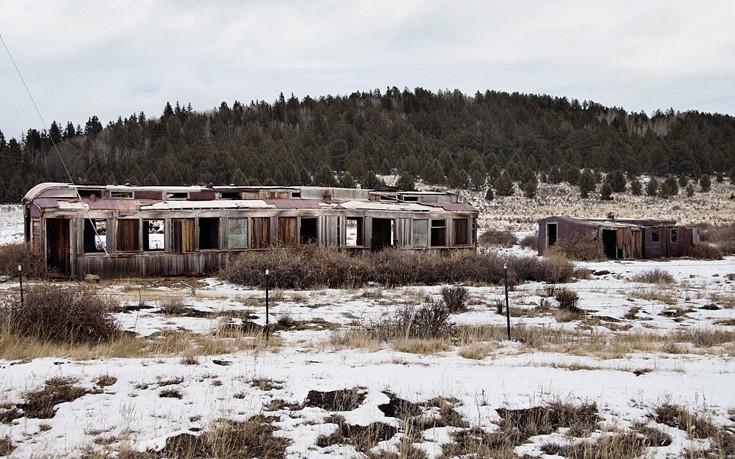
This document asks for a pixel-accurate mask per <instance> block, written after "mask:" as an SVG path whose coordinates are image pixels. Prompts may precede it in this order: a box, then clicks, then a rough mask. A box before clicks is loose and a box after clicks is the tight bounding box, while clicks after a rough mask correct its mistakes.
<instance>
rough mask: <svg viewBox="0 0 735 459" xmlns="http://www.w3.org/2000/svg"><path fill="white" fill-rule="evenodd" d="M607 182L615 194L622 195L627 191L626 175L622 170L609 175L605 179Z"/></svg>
mask: <svg viewBox="0 0 735 459" xmlns="http://www.w3.org/2000/svg"><path fill="white" fill-rule="evenodd" d="M605 179H606V180H607V182H608V183H609V184H610V189H611V190H612V191H614V192H615V193H622V192H623V191H625V185H626V183H625V175H623V172H622V171H620V170H615V171H612V172H610V173H609V174H607V177H605Z"/></svg>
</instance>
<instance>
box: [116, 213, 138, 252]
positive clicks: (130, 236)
mask: <svg viewBox="0 0 735 459" xmlns="http://www.w3.org/2000/svg"><path fill="white" fill-rule="evenodd" d="M116 223H117V226H116V228H115V246H116V248H117V251H118V252H137V251H138V250H140V242H139V241H140V220H133V219H122V220H117V221H116Z"/></svg>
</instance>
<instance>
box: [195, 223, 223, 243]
mask: <svg viewBox="0 0 735 459" xmlns="http://www.w3.org/2000/svg"><path fill="white" fill-rule="evenodd" d="M197 220H198V221H197V235H198V236H199V250H219V240H220V237H219V228H220V218H219V217H199V218H198V219H197Z"/></svg>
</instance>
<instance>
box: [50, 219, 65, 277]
mask: <svg viewBox="0 0 735 459" xmlns="http://www.w3.org/2000/svg"><path fill="white" fill-rule="evenodd" d="M69 224H70V221H69V220H68V219H66V218H48V219H46V265H47V266H48V267H49V268H52V269H53V270H56V271H58V272H59V273H61V274H71V258H70V255H71V239H70V238H69V234H70V230H69Z"/></svg>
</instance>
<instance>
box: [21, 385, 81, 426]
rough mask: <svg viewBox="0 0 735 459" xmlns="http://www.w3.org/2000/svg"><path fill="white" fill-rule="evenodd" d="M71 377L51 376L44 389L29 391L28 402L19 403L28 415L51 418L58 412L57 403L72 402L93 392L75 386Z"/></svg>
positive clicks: (30, 416) (27, 394)
mask: <svg viewBox="0 0 735 459" xmlns="http://www.w3.org/2000/svg"><path fill="white" fill-rule="evenodd" d="M75 383H76V381H75V380H74V379H71V378H51V379H49V380H48V381H46V383H45V384H44V387H43V388H42V389H39V390H36V391H31V392H27V393H26V394H25V399H26V402H25V403H22V404H20V405H18V407H19V408H20V409H22V410H23V413H24V414H25V416H26V417H29V418H37V419H50V418H53V417H54V415H55V414H56V410H55V409H54V408H55V407H56V405H58V404H60V403H64V402H72V401H74V400H76V399H78V398H79V397H82V396H83V395H86V394H90V393H93V392H92V391H90V390H88V389H84V388H83V387H79V386H75V385H74V384H75Z"/></svg>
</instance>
